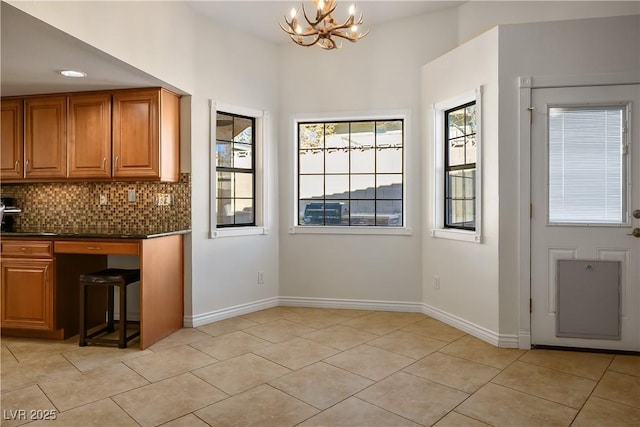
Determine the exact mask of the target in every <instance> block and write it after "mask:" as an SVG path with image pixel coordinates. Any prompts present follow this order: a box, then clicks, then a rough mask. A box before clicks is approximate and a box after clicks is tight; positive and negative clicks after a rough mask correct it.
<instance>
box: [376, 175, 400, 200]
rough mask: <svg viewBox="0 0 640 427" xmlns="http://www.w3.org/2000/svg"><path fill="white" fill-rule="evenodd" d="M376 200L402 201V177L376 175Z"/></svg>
mask: <svg viewBox="0 0 640 427" xmlns="http://www.w3.org/2000/svg"><path fill="white" fill-rule="evenodd" d="M377 181H378V186H377V187H376V198H378V199H400V200H402V175H378V176H377Z"/></svg>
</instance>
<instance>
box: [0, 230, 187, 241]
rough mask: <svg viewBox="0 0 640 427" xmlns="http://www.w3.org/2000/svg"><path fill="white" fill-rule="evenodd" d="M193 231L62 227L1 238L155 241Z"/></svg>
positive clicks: (22, 231) (7, 235)
mask: <svg viewBox="0 0 640 427" xmlns="http://www.w3.org/2000/svg"><path fill="white" fill-rule="evenodd" d="M188 233H191V230H189V229H186V230H167V229H165V228H158V229H148V228H145V229H141V228H133V227H61V228H52V229H48V228H38V229H35V228H24V227H23V228H17V229H15V230H14V231H3V232H2V233H0V237H41V238H47V237H48V238H65V239H66V238H78V239H80V238H92V239H153V238H156V237H164V236H171V235H174V234H188Z"/></svg>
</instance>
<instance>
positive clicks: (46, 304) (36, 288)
mask: <svg viewBox="0 0 640 427" xmlns="http://www.w3.org/2000/svg"><path fill="white" fill-rule="evenodd" d="M0 264H1V265H2V327H3V328H21V329H35V330H53V329H54V326H55V325H54V321H53V283H54V282H53V278H54V274H53V260H51V259H20V258H3V259H2V261H1V262H0Z"/></svg>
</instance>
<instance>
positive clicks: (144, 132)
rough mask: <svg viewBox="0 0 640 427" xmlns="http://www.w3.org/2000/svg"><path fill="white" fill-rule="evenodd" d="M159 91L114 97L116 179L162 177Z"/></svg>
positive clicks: (116, 95)
mask: <svg viewBox="0 0 640 427" xmlns="http://www.w3.org/2000/svg"><path fill="white" fill-rule="evenodd" d="M159 106H160V91H159V90H157V89H153V90H139V91H138V90H136V91H122V92H116V93H114V95H113V176H114V178H156V179H158V178H159V177H160V139H159V138H160V135H159V133H160V132H159V131H160V124H159V119H158V113H159Z"/></svg>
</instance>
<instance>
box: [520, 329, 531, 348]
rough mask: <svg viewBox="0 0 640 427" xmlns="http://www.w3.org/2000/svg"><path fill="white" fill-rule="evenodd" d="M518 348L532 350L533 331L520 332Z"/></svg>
mask: <svg viewBox="0 0 640 427" xmlns="http://www.w3.org/2000/svg"><path fill="white" fill-rule="evenodd" d="M518 348H519V349H520V350H531V332H529V331H519V332H518Z"/></svg>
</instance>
